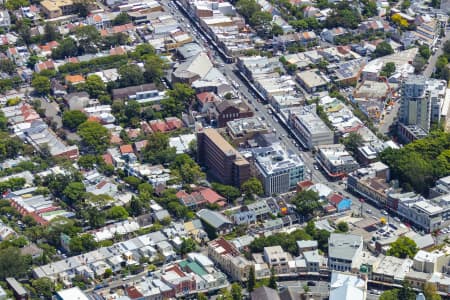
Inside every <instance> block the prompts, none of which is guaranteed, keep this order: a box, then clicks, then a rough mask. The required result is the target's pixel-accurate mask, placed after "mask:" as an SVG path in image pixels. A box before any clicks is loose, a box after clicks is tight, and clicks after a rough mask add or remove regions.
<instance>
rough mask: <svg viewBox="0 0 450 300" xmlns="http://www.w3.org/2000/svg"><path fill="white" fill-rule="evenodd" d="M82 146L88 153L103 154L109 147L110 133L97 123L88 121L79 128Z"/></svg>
mask: <svg viewBox="0 0 450 300" xmlns="http://www.w3.org/2000/svg"><path fill="white" fill-rule="evenodd" d="M77 133H78V135H79V136H80V137H81V145H82V146H83V148H85V149H86V150H87V151H88V152H91V153H92V152H93V153H96V154H102V153H104V152H105V150H106V148H107V147H108V145H109V132H108V130H107V129H106V128H105V127H103V126H102V125H101V124H99V123H97V122H91V121H86V122H84V123H82V124H81V125H80V126H78V130H77Z"/></svg>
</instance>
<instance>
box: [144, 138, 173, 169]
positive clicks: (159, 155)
mask: <svg viewBox="0 0 450 300" xmlns="http://www.w3.org/2000/svg"><path fill="white" fill-rule="evenodd" d="M142 156H143V158H144V161H146V162H149V163H152V164H164V163H169V162H172V161H173V160H174V159H175V156H176V150H175V148H172V147H170V146H169V137H168V136H167V135H165V134H163V133H154V134H152V135H150V136H149V138H148V143H147V146H146V147H145V149H144V151H143V153H142Z"/></svg>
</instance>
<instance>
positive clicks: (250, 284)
mask: <svg viewBox="0 0 450 300" xmlns="http://www.w3.org/2000/svg"><path fill="white" fill-rule="evenodd" d="M255 285H256V277H255V267H254V266H251V267H250V271H249V272H248V279H247V291H248V292H249V293H251V292H253V291H254V290H255Z"/></svg>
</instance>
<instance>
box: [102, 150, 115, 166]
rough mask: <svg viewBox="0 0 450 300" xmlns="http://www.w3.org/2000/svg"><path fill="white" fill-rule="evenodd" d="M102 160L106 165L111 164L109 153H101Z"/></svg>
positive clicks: (111, 159)
mask: <svg viewBox="0 0 450 300" xmlns="http://www.w3.org/2000/svg"><path fill="white" fill-rule="evenodd" d="M102 158H103V161H104V162H105V164H107V165H111V166H112V165H113V158H112V155H111V154H109V153H106V154H103V155H102Z"/></svg>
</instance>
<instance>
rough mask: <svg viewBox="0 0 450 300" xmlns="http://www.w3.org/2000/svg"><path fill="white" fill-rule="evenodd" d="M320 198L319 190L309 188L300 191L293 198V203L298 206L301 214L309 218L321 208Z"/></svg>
mask: <svg viewBox="0 0 450 300" xmlns="http://www.w3.org/2000/svg"><path fill="white" fill-rule="evenodd" d="M319 200H320V198H319V194H318V193H317V192H315V191H313V190H308V191H301V192H300V193H298V194H297V195H296V196H295V197H294V198H293V199H292V203H293V204H294V205H295V206H296V208H297V211H298V213H299V214H300V215H302V216H304V217H306V218H309V217H311V216H312V215H313V214H314V213H315V212H317V211H318V210H319V209H320V208H321V206H320V202H319Z"/></svg>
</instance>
